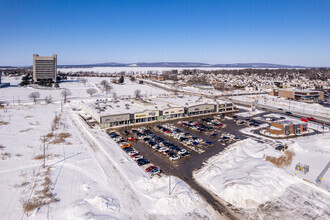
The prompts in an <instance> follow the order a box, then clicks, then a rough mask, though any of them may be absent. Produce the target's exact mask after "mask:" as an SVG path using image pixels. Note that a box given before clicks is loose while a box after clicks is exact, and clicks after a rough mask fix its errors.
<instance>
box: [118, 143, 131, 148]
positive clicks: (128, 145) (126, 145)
mask: <svg viewBox="0 0 330 220" xmlns="http://www.w3.org/2000/svg"><path fill="white" fill-rule="evenodd" d="M130 146H131V145H130V144H128V143H126V144H123V145H122V146H121V147H120V148H121V149H124V148H125V147H130Z"/></svg>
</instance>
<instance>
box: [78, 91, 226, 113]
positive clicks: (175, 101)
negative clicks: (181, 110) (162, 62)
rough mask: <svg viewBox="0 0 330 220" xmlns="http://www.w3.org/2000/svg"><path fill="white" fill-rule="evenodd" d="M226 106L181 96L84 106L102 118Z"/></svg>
mask: <svg viewBox="0 0 330 220" xmlns="http://www.w3.org/2000/svg"><path fill="white" fill-rule="evenodd" d="M216 103H218V104H225V103H230V102H225V101H221V100H218V101H217V102H214V100H212V99H209V98H204V97H203V98H200V97H197V96H187V95H185V96H181V97H160V98H150V99H142V100H135V99H132V98H131V99H130V98H122V99H118V100H117V101H114V100H113V99H108V101H96V99H95V100H94V101H84V104H85V105H87V106H88V107H90V108H91V109H93V110H95V112H97V113H98V114H99V115H100V116H106V115H110V114H111V115H116V114H127V113H130V114H133V113H136V112H143V111H145V110H163V109H166V108H172V107H190V106H193V105H200V104H216Z"/></svg>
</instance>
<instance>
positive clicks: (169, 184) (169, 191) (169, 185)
mask: <svg viewBox="0 0 330 220" xmlns="http://www.w3.org/2000/svg"><path fill="white" fill-rule="evenodd" d="M168 181H169V182H168V195H171V176H169V179H168Z"/></svg>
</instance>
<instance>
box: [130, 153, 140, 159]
mask: <svg viewBox="0 0 330 220" xmlns="http://www.w3.org/2000/svg"><path fill="white" fill-rule="evenodd" d="M137 156H141V154H139V153H137V154H133V155H131V158H134V157H137Z"/></svg>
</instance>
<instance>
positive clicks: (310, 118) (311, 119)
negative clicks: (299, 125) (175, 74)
mask: <svg viewBox="0 0 330 220" xmlns="http://www.w3.org/2000/svg"><path fill="white" fill-rule="evenodd" d="M307 119H308V120H309V121H316V119H315V118H313V117H307Z"/></svg>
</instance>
